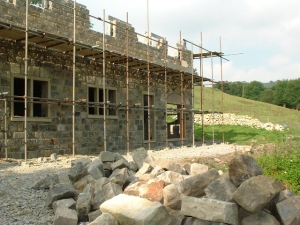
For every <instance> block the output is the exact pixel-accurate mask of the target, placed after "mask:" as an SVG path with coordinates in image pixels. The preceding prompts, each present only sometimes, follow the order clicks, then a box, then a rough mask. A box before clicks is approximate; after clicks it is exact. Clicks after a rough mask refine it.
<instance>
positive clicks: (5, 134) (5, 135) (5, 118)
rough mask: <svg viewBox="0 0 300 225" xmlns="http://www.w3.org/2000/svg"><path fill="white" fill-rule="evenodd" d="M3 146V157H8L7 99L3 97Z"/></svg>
mask: <svg viewBox="0 0 300 225" xmlns="http://www.w3.org/2000/svg"><path fill="white" fill-rule="evenodd" d="M4 129H5V130H4V148H5V159H6V160H7V159H8V153H7V99H6V97H5V98H4Z"/></svg>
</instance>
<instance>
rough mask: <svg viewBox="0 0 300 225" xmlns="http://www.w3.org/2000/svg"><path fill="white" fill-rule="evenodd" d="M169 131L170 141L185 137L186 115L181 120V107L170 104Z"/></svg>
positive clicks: (168, 115) (167, 118)
mask: <svg viewBox="0 0 300 225" xmlns="http://www.w3.org/2000/svg"><path fill="white" fill-rule="evenodd" d="M168 109H169V110H168V111H167V117H166V120H167V130H168V139H172V138H182V137H183V138H184V137H185V115H184V114H183V115H182V116H183V120H181V105H175V104H168Z"/></svg>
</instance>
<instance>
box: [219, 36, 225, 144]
mask: <svg viewBox="0 0 300 225" xmlns="http://www.w3.org/2000/svg"><path fill="white" fill-rule="evenodd" d="M220 54H222V39H221V37H220ZM220 67H221V91H222V142H223V143H225V136H224V135H225V134H224V86H223V85H224V84H223V63H222V57H220Z"/></svg>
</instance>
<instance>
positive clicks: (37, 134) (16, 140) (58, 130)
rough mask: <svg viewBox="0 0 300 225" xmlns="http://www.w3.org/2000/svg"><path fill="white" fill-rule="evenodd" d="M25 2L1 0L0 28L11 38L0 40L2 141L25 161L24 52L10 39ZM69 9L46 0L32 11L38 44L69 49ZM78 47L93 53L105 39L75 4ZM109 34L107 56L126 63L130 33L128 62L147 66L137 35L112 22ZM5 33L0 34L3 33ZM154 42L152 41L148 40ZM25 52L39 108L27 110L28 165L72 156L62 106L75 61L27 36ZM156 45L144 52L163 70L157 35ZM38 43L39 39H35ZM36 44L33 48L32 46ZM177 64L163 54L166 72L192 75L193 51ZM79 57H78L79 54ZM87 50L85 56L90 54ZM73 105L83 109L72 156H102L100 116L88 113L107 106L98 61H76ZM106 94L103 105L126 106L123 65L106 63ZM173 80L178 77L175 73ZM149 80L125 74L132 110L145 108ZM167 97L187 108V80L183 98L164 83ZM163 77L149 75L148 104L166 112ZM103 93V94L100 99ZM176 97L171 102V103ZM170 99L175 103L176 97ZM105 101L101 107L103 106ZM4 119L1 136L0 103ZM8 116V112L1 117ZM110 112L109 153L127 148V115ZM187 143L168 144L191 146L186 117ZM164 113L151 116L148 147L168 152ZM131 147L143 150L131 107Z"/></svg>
mask: <svg viewBox="0 0 300 225" xmlns="http://www.w3.org/2000/svg"><path fill="white" fill-rule="evenodd" d="M25 5H26V4H25V0H16V1H12V0H9V1H7V0H0V29H1V30H2V31H3V32H2V33H1V34H5V35H8V36H9V37H8V38H3V37H2V36H1V34H0V93H3V92H7V93H8V95H10V96H21V97H19V98H17V97H9V99H8V104H7V112H6V115H7V119H8V127H7V137H8V143H7V148H8V157H9V158H18V159H21V158H24V142H25V140H24V136H25V133H24V108H25V107H24V103H22V101H24V99H23V97H22V96H24V93H25V90H24V73H25V72H24V68H25V60H24V57H25V51H24V46H25V43H24V41H23V40H24V38H25V36H24V37H23V33H24V32H23V33H21V35H22V36H21V37H20V38H19V39H18V40H14V39H13V37H14V36H13V35H14V34H15V32H17V30H18V29H23V30H24V29H25V22H26V20H25ZM72 7H73V2H71V1H66V0H56V1H46V4H45V5H44V7H37V6H35V5H29V15H28V23H29V29H30V30H31V31H32V32H33V31H34V32H37V33H38V34H39V35H44V36H45V38H44V39H43V38H42V40H41V41H40V43H45V42H46V41H48V42H51V40H49V39H47V40H46V36H51V35H55V37H58V38H59V39H64V40H67V41H68V42H69V44H70V45H71V44H72V43H73V9H72ZM76 10H77V11H76V43H82V44H86V45H88V46H90V47H91V49H92V46H102V44H103V42H102V33H99V32H96V31H94V30H92V29H90V25H91V24H90V20H89V11H88V10H87V8H86V7H85V6H84V5H81V4H77V5H76ZM108 21H109V22H110V26H111V31H112V32H111V33H110V34H108V35H105V48H106V50H107V51H110V52H114V53H115V54H119V55H122V56H124V55H125V52H126V45H125V43H126V41H124V40H125V36H126V29H127V28H128V30H129V45H128V48H129V49H128V51H129V55H130V57H132V58H136V59H140V60H143V61H146V60H147V45H146V44H145V43H143V42H140V41H139V40H138V37H137V34H136V33H134V28H133V27H132V26H131V25H130V24H128V27H127V24H126V23H125V22H124V21H121V20H119V19H117V18H114V17H109V18H108ZM2 28H3V29H2ZM151 35H152V34H151ZM29 36H30V38H29V46H28V60H27V62H28V95H29V99H28V100H30V97H31V98H32V97H39V98H43V99H44V100H43V101H39V102H38V103H29V104H28V106H27V108H28V118H27V152H28V153H27V158H37V157H49V156H50V155H51V154H52V153H57V154H63V153H70V152H71V149H72V135H73V134H72V106H71V105H70V104H67V103H66V101H68V100H69V101H70V100H71V99H72V94H73V85H72V77H73V61H72V54H71V53H70V52H68V51H66V52H65V51H55V50H53V48H54V47H55V46H56V45H55V44H52V45H51V46H52V47H46V48H45V47H41V46H39V44H38V43H35V42H34V38H33V37H32V33H30V35H29ZM153 36H155V38H156V39H157V40H158V44H157V45H155V46H150V47H149V54H150V61H151V62H153V63H155V64H157V65H160V66H164V60H162V59H163V58H164V54H165V53H164V48H163V47H162V43H163V42H164V40H163V39H161V38H160V37H159V36H158V35H153ZM39 38H41V37H39ZM32 42H34V43H32ZM179 47H180V48H182V51H181V53H182V54H181V59H182V63H180V59H179V58H178V54H179V52H177V56H176V57H174V56H170V55H167V68H168V69H172V70H175V71H183V72H185V73H190V72H189V71H191V70H192V60H191V57H190V56H191V52H190V51H188V50H187V49H186V48H185V47H184V44H180V45H179ZM78 51H79V50H78ZM89 51H90V49H89ZM75 66H76V71H75V72H76V80H75V96H76V101H82V102H83V104H80V105H76V109H75V126H76V127H75V140H76V143H75V148H76V154H93V153H100V151H102V150H103V149H104V137H103V136H104V131H103V130H104V128H103V126H104V123H103V113H104V112H101V110H100V109H99V110H98V109H96V108H93V107H88V106H87V105H85V104H84V102H85V101H89V102H102V101H104V100H103V99H101V98H103V96H102V95H101V91H103V86H104V83H103V63H102V60H99V59H97V60H94V59H90V58H89V57H81V56H76V64H75ZM105 69H106V70H105V73H106V82H105V85H106V90H104V91H107V96H108V97H107V98H108V99H106V100H107V101H109V102H111V103H114V104H120V105H122V106H125V105H126V104H127V102H126V101H127V100H126V85H127V83H126V66H124V63H123V65H116V64H114V63H113V62H111V63H109V62H107V63H106V66H105ZM175 75H176V74H175ZM146 77H147V73H146V72H145V71H143V70H138V69H133V68H129V81H128V82H129V84H128V86H129V91H128V92H129V105H130V106H133V105H135V104H138V105H141V106H143V105H144V104H146V103H145V100H144V99H145V96H147V94H148V92H147V88H148V87H147V86H148V83H147V79H146ZM168 79H169V80H168V84H167V95H168V103H170V104H176V105H180V104H181V103H180V100H179V99H181V95H182V94H183V95H184V96H183V99H184V108H185V109H187V110H189V109H191V102H192V101H191V98H192V92H191V81H188V80H189V79H186V80H185V81H186V82H184V90H183V93H182V92H181V90H180V84H178V83H176V82H174V77H170V78H168ZM164 82H165V81H164V78H163V77H162V76H161V75H159V74H157V73H155V71H153V72H151V73H150V87H149V88H150V92H149V94H150V95H151V96H152V97H151V101H152V103H151V104H153V105H154V106H155V107H157V108H164V107H165V98H164V96H165V83H164ZM99 93H100V94H99ZM172 96H173V97H172ZM174 96H175V97H174ZM106 100H105V101H106ZM0 109H1V118H0V128H1V129H0V130H1V131H5V127H4V119H3V118H4V117H3V116H2V114H3V110H4V102H3V101H0ZM4 113H5V112H4ZM105 113H107V114H108V115H107V117H106V126H107V131H106V132H107V139H106V141H107V146H108V147H107V148H108V149H107V150H108V151H113V150H124V149H126V144H127V143H126V141H127V140H126V138H127V132H126V110H125V109H124V108H123V109H121V108H118V107H115V108H113V109H111V110H110V111H109V112H105ZM184 120H185V122H184V125H185V129H184V132H185V134H184V135H185V136H184V138H183V140H179V139H180V138H177V139H174V140H169V142H170V143H171V142H172V143H174V144H175V145H177V144H178V145H179V144H180V145H181V142H182V141H183V142H184V145H188V144H190V143H191V142H192V135H191V132H192V131H191V127H192V123H193V121H192V117H191V114H190V113H185V115H184ZM165 121H166V113H164V111H163V110H155V111H153V112H151V126H152V127H151V132H152V133H151V147H152V148H156V149H161V148H164V147H165V140H166V138H165V137H166V135H167V134H166V123H165ZM129 126H130V140H129V144H130V148H131V150H134V149H135V148H138V147H146V146H147V139H146V138H145V137H146V136H147V135H146V134H144V133H146V132H147V124H146V123H145V114H144V111H143V110H141V109H137V108H131V110H130V115H129ZM4 151H5V144H4V132H1V133H0V157H1V158H3V157H5V153H4Z"/></svg>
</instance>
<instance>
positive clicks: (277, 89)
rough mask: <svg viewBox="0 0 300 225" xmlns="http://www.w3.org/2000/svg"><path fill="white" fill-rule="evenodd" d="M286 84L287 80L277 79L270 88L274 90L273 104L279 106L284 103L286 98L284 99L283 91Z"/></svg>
mask: <svg viewBox="0 0 300 225" xmlns="http://www.w3.org/2000/svg"><path fill="white" fill-rule="evenodd" d="M287 84H288V80H279V81H277V83H276V85H275V86H274V87H273V88H272V89H273V90H274V95H273V104H275V105H279V106H284V105H286V100H285V99H284V93H285V89H286V86H287Z"/></svg>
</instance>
